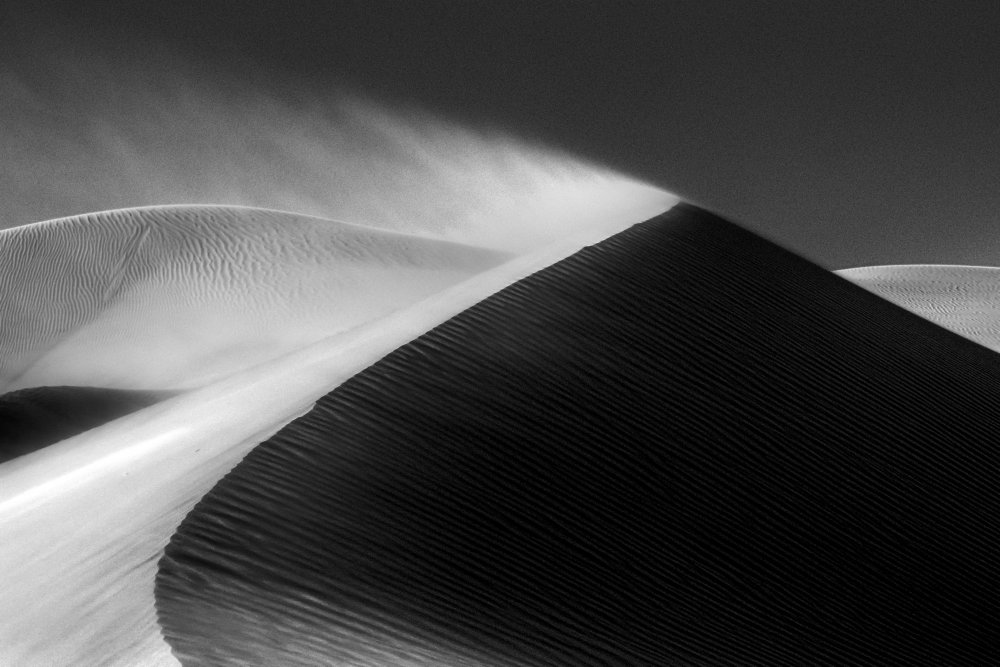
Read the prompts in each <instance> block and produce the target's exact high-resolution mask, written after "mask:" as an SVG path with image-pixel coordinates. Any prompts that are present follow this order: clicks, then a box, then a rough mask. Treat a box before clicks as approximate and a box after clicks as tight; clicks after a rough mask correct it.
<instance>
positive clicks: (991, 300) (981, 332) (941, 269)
mask: <svg viewBox="0 0 1000 667" xmlns="http://www.w3.org/2000/svg"><path fill="white" fill-rule="evenodd" d="M837 273H838V274H839V275H841V276H843V277H844V278H847V279H848V280H850V281H851V282H853V283H855V284H857V285H860V286H861V287H864V288H865V289H867V290H869V291H871V292H874V293H875V294H878V295H879V296H881V297H882V298H884V299H888V300H889V301H892V302H893V303H895V304H899V305H900V306H902V307H903V308H906V309H907V310H909V311H912V312H914V313H916V314H918V315H920V316H921V317H925V318H927V319H928V320H930V321H931V322H935V323H937V324H940V325H941V326H943V327H945V328H947V329H951V330H952V331H954V332H956V333H959V334H961V335H963V336H965V337H966V338H970V339H972V340H974V341H976V342H977V343H980V344H982V345H985V346H986V347H988V348H990V349H992V350H997V351H1000V268H995V267H987V266H955V265H947V264H909V265H894V266H867V267H862V268H857V269H844V270H842V271H837Z"/></svg>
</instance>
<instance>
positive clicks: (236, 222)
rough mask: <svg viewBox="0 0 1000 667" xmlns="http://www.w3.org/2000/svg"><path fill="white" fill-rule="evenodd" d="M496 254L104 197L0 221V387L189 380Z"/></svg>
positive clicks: (314, 336)
mask: <svg viewBox="0 0 1000 667" xmlns="http://www.w3.org/2000/svg"><path fill="white" fill-rule="evenodd" d="M509 258H510V255H509V254H507V253H501V252H497V251H493V250H486V249H483V248H477V247H473V246H468V245H462V244H458V243H453V242H449V241H443V240H437V239H431V238H426V237H421V236H414V235H407V234H401V233H398V232H392V231H386V230H380V229H374V228H368V227H362V226H359V225H352V224H349V223H343V222H338V221H333V220H324V219H320V218H314V217H311V216H304V215H297V214H293V213H287V212H283V211H274V210H268V209H257V208H247V207H234V206H201V205H198V206H153V207H144V208H134V209H120V210H115V211H103V212H100V213H93V214H87V215H81V216H74V217H71V218H62V219H59V220H50V221H46V222H42V223H36V224H33V225H25V226H23V227H15V228H11V229H7V230H0V293H3V294H5V295H7V297H6V298H5V299H4V300H3V301H0V321H3V322H4V325H5V326H4V327H3V330H2V332H0V390H2V389H3V387H7V388H8V389H18V388H23V387H30V386H52V385H86V386H104V387H115V388H125V389H147V390H162V389H188V388H192V387H196V386H201V385H204V384H208V383H209V382H212V381H215V380H218V379H221V378H222V377H225V376H226V375H227V374H229V373H232V372H235V371H238V370H240V369H242V368H248V367H250V366H252V365H254V364H256V363H260V362H263V361H266V360H268V359H272V358H275V357H277V356H280V355H281V354H283V353H285V352H289V351H292V350H295V349H298V348H301V347H303V346H305V345H308V344H310V343H312V342H315V341H317V340H320V339H322V338H324V337H326V336H328V335H331V334H334V333H336V332H339V331H344V330H347V329H349V328H351V327H353V326H357V325H359V324H362V323H364V322H366V321H369V320H372V319H375V318H378V317H380V316H382V315H385V314H387V313H389V312H391V311H392V310H394V309H396V308H399V307H402V306H406V305H409V304H411V303H414V302H416V301H418V300H420V299H422V298H424V297H426V296H428V295H430V294H433V293H434V292H437V291H439V290H441V289H444V288H445V287H447V286H449V285H452V284H455V283H456V282H460V281H461V280H464V279H465V278H468V277H469V276H471V275H474V274H475V273H478V272H480V271H483V270H485V269H488V268H491V267H494V266H497V265H498V264H500V263H502V262H503V261H506V260H507V259H509ZM289 322H295V326H289Z"/></svg>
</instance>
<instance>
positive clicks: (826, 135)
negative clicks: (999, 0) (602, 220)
mask: <svg viewBox="0 0 1000 667" xmlns="http://www.w3.org/2000/svg"><path fill="white" fill-rule="evenodd" d="M993 5H995V3H976V2H963V3H958V4H954V3H952V4H946V3H940V2H935V3H927V2H917V1H914V2H908V3H872V2H850V1H846V2H845V1H837V2H818V1H816V2H802V1H801V0H794V1H793V0H788V1H775V2H742V3H739V2H711V1H706V0H700V1H698V2H624V3H618V2H600V3H598V2H544V1H542V2H539V1H538V0H536V1H534V2H491V3H486V2H458V1H457V0H456V1H454V2H374V1H372V0H363V1H358V2H340V3H330V2H319V1H312V0H301V1H299V2H294V3H289V2H277V1H275V2H263V1H258V2H253V1H248V0H242V1H236V0H233V1H231V2H230V1H218V0H216V1H212V0H207V1H202V2H188V1H187V0H180V1H178V2H162V3H114V2H111V3H107V2H106V3H96V2H94V3H90V2H86V1H83V2H80V3H76V4H75V5H74V7H73V9H71V10H69V12H68V13H67V11H66V10H65V9H64V8H63V9H61V11H59V12H57V11H55V10H54V9H53V10H51V11H50V10H49V9H47V8H46V6H45V5H44V4H41V5H40V4H38V3H37V2H35V3H24V5H23V7H20V6H19V5H18V4H17V3H5V10H3V11H5V12H6V15H5V16H3V21H2V23H0V26H2V28H0V32H2V34H0V37H2V38H3V40H4V43H5V50H4V55H3V58H2V61H0V67H2V69H0V93H2V97H0V121H3V125H4V128H3V130H2V133H0V151H2V153H3V155H4V157H3V158H2V160H3V162H2V163H0V164H3V168H2V171H0V226H9V225H12V224H22V223H25V222H31V221H34V220H38V219H44V218H50V217H55V216H58V215H69V214H73V213H80V212H84V210H93V209H97V208H113V207H117V206H125V205H138V204H157V203H171V202H169V201H162V199H164V198H167V197H171V196H186V197H188V198H194V199H199V200H200V199H206V200H207V199H216V200H217V199H218V198H219V197H220V196H221V195H220V193H222V194H225V193H230V195H231V197H230V198H235V199H240V200H241V201H234V202H231V203H253V204H258V205H268V200H267V196H270V197H272V199H275V200H282V198H283V197H284V199H286V200H287V199H289V198H291V199H292V200H293V201H294V200H295V198H296V197H299V196H300V195H301V196H302V197H304V198H307V199H308V198H311V201H312V203H314V204H316V199H317V198H318V199H320V200H322V199H323V196H322V195H318V194H317V190H318V189H319V187H320V186H319V185H317V184H312V185H310V184H309V178H310V175H309V174H308V173H305V172H304V171H303V168H302V161H301V160H300V159H299V158H296V159H295V160H293V161H290V158H289V157H288V156H287V155H283V154H282V151H281V150H278V149H276V148H275V147H274V146H275V141H274V139H273V137H274V133H275V132H277V131H278V130H276V129H275V128H285V129H288V128H289V127H291V130H288V131H289V132H290V133H291V134H292V135H294V137H295V138H296V141H297V142H298V145H300V146H304V147H308V146H309V145H310V144H311V145H313V146H314V147H315V146H321V145H322V143H323V141H325V140H326V139H324V138H323V136H317V135H315V133H312V132H313V129H314V128H316V127H320V126H323V127H328V126H330V125H334V124H338V123H339V121H338V118H340V117H339V116H338V115H337V114H339V113H341V111H339V110H338V109H340V107H338V104H337V102H336V101H335V100H337V99H340V98H339V97H338V96H339V95H341V94H342V93H343V91H351V93H352V94H358V95H362V96H366V97H369V98H372V99H375V100H378V101H379V102H380V103H381V104H384V105H385V106H386V107H387V108H389V109H399V110H402V111H401V112H400V113H403V114H404V115H405V114H406V113H408V111H406V110H408V109H413V108H418V109H420V110H421V113H428V114H431V115H434V116H437V117H440V118H443V119H447V121H448V122H455V123H457V124H460V125H462V126H465V127H467V128H472V130H473V131H477V132H482V133H485V136H487V137H489V136H494V135H501V134H512V135H515V136H518V137H522V138H523V139H524V140H525V141H526V142H528V143H529V144H530V145H532V146H550V147H552V148H554V149H556V150H557V151H561V152H563V151H564V152H568V153H572V154H576V155H579V156H582V157H583V158H584V159H586V160H588V161H591V162H594V163H598V164H604V165H608V166H610V167H612V168H614V169H616V170H619V171H623V172H625V173H628V174H631V175H635V176H637V177H640V178H642V179H644V180H647V181H650V182H652V183H654V184H656V185H659V186H662V187H664V188H666V189H668V190H671V191H674V192H676V193H678V194H680V195H682V196H684V197H687V198H689V199H691V200H693V201H694V202H696V203H699V204H701V205H704V206H706V207H707V208H710V209H712V210H715V211H717V212H719V213H722V214H724V215H727V216H729V217H731V218H733V219H735V220H737V221H739V222H742V223H744V224H746V225H748V226H750V227H751V228H753V229H755V230H757V231H759V232H761V233H763V234H765V235H766V236H768V237H770V238H772V239H774V240H777V241H778V242H780V243H782V244H783V245H785V246H787V247H790V248H792V249H794V250H797V251H799V252H801V253H803V254H805V255H806V256H808V257H810V258H812V259H814V260H817V261H819V262H820V263H822V264H824V265H826V266H828V267H830V268H843V267H847V266H856V265H865V264H879V263H908V262H942V263H952V262H953V263H971V264H987V265H1000V224H998V223H1000V213H998V211H1000V120H998V119H1000V85H998V83H1000V81H998V78H1000V67H998V66H997V63H998V62H1000V27H998V26H1000V15H998V11H1000V10H997V9H995V8H994V7H993ZM904 10H905V11H904ZM303 119H305V120H303ZM317 119H319V120H317ZM320 121H321V122H320ZM356 126H357V123H355V125H354V127H356ZM338 127H345V126H344V125H343V123H340V124H339V125H338ZM346 127H348V128H350V127H352V126H351V125H350V123H348V124H347V125H346ZM343 131H349V130H341V132H343ZM366 131H368V130H365V129H364V128H362V130H360V131H359V132H358V134H359V136H360V135H363V134H364V133H365V132H366ZM279 133H280V132H279ZM311 133H312V134H311ZM283 136H284V139H287V135H283ZM338 136H339V135H338ZM261 137H264V139H262V138H261ZM267 137H271V139H267ZM340 140H341V141H348V140H347V139H340ZM269 141H270V143H269ZM352 141H353V140H352ZM352 141H348V143H351V147H350V150H351V151H354V152H355V153H356V154H360V153H365V152H366V151H367V150H368V149H367V148H366V147H371V149H372V150H373V151H374V152H375V153H376V154H377V153H378V152H379V150H381V149H380V148H379V143H378V141H375V142H374V143H372V142H371V141H368V140H365V139H363V137H362V139H358V140H357V141H353V143H352ZM269 147H270V148H269ZM313 150H323V149H322V148H314V149H313ZM345 150H346V149H345ZM293 162H294V165H293ZM123 165H124V166H123ZM129 165H132V166H131V167H129ZM293 167H294V168H293ZM130 169H131V170H130ZM306 171H308V170H306ZM378 180H379V179H378V178H376V181H378ZM209 184H210V186H209ZM369 185H370V186H371V188H370V191H371V192H377V187H376V186H378V185H379V183H378V182H375V183H370V184H369ZM279 191H284V193H283V194H280V195H279V194H268V193H279ZM300 191H301V192H300ZM247 193H250V194H247ZM289 193H290V194H289ZM253 194H256V195H257V196H258V197H259V198H258V199H254V197H253V196H251V195H253ZM366 196H368V195H366ZM261 198H263V199H264V201H261ZM151 199H153V200H155V201H150V200H151ZM285 203H286V202H285V201H284V200H282V201H275V202H274V203H273V204H271V205H273V206H276V207H285V208H287V207H288V206H286V205H285ZM316 206H317V207H318V208H320V209H322V207H323V202H322V201H320V202H319V203H318V204H316ZM307 212H322V211H307Z"/></svg>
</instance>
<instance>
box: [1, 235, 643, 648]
mask: <svg viewBox="0 0 1000 667" xmlns="http://www.w3.org/2000/svg"><path fill="white" fill-rule="evenodd" d="M632 222H637V220H631V221H626V220H623V221H622V223H621V227H622V228H624V227H626V226H628V224H631V223H632ZM62 224H66V223H62ZM335 231H337V232H339V231H340V230H339V229H336V228H335ZM358 234H359V236H361V238H363V239H372V238H374V239H376V240H381V239H386V238H388V239H391V240H396V241H397V243H395V244H380V245H378V248H379V250H378V252H385V251H386V250H387V249H388V251H390V256H389V257H388V258H380V257H376V258H374V260H373V262H372V263H374V264H376V265H382V264H390V263H393V262H394V263H396V264H402V265H403V266H402V267H400V266H395V267H394V270H395V269H399V268H401V269H402V272H401V273H400V274H394V275H402V276H403V277H404V278H406V279H412V278H413V277H414V276H417V277H420V278H422V279H423V280H422V281H416V282H417V284H416V285H414V286H405V287H403V288H402V290H403V292H404V293H405V294H409V295H410V296H411V297H412V296H413V295H414V294H416V293H418V292H419V291H420V290H425V289H427V284H428V282H427V280H428V279H427V274H428V273H430V274H431V277H430V279H429V280H430V282H434V281H438V282H437V284H438V285H441V284H443V283H446V282H447V280H446V279H445V277H443V276H448V277H450V278H452V279H454V278H455V277H456V276H458V277H462V276H467V275H469V274H470V273H471V272H472V267H477V268H478V267H483V266H486V267H488V266H491V265H493V264H495V263H496V262H495V259H496V257H497V255H496V253H493V252H483V251H480V250H476V249H471V250H469V251H468V252H469V254H470V255H471V259H470V258H469V257H467V256H466V255H465V254H464V253H465V250H464V249H463V248H462V247H460V246H456V245H454V244H445V245H442V244H436V243H434V242H431V241H422V240H410V239H408V238H406V237H400V236H398V235H391V234H390V235H383V234H381V233H373V234H372V235H370V236H365V235H361V233H360V232H359V233H358ZM608 234H609V232H608V231H607V229H605V228H603V227H602V228H601V229H586V228H584V229H581V230H579V232H577V233H575V234H572V235H569V236H566V237H564V238H561V239H559V240H558V241H556V242H554V243H550V244H548V245H546V246H545V247H543V248H541V249H539V250H537V251H536V252H533V253H529V254H526V255H523V256H520V257H516V258H514V259H512V260H510V261H508V262H505V263H503V264H500V265H498V266H495V267H494V268H491V269H487V270H484V271H481V272H480V273H478V274H477V275H474V276H472V277H470V278H467V279H466V280H464V281H461V282H457V283H456V284H454V285H452V286H451V287H446V288H445V289H443V290H441V291H439V292H437V293H435V294H433V295H431V296H430V297H428V298H425V299H423V300H422V301H419V302H417V303H411V304H410V305H409V306H406V307H403V308H397V309H396V310H395V311H394V312H392V313H389V314H385V312H384V311H380V310H378V309H379V308H384V307H385V304H386V302H387V301H389V300H390V299H397V303H398V295H391V296H387V295H380V294H377V293H375V292H376V290H375V289H370V290H369V292H370V293H371V299H370V301H371V302H372V304H373V305H372V308H373V310H372V311H371V312H368V313H363V312H362V311H363V308H361V307H360V306H355V309H354V312H355V313H361V314H362V315H364V316H367V317H369V319H370V321H368V322H367V323H366V324H361V325H360V326H355V327H353V328H352V329H349V330H347V331H344V332H342V333H340V334H336V335H333V336H329V337H326V338H323V339H321V340H318V341H316V342H313V343H311V344H308V345H305V346H303V347H300V348H298V349H295V350H292V351H290V352H288V353H286V354H285V355H283V356H280V357H278V358H276V359H271V360H270V361H267V362H265V363H263V364H258V365H255V366H251V367H249V368H246V367H243V368H242V369H241V370H237V371H236V372H234V373H231V374H230V375H228V376H227V377H225V378H222V379H221V380H217V381H214V382H210V383H209V384H207V385H205V386H202V387H198V388H195V389H192V390H189V391H187V392H184V393H182V394H181V395H179V396H176V397H174V398H171V399H169V400H166V401H163V402H161V403H158V404H156V405H154V406H151V407H149V408H146V409H144V410H140V411H138V412H135V413H133V414H131V415H128V416H126V417H123V418H121V419H118V420H115V421H112V422H110V423H107V424H105V425H103V426H101V427H98V428H95V429H92V430H90V431H87V432H85V433H82V434H80V435H77V436H75V437H73V438H70V439H68V440H65V441H63V442H60V443H58V444H55V445H51V446H49V447H46V448H45V449H42V450H39V451H36V452H34V453H31V454H28V455H26V456H22V457H20V458H17V459H14V460H12V461H9V462H7V463H5V464H3V465H2V466H0V526H2V531H3V534H4V540H3V542H2V543H0V567H2V568H3V570H4V571H5V573H6V575H5V577H4V578H3V583H2V584H0V620H2V622H0V662H3V663H5V664H18V665H20V664H45V665H70V664H87V665H123V666H126V665H128V666H130V665H176V664H178V663H177V661H176V659H175V658H174V657H173V656H172V655H171V653H170V649H169V647H168V645H167V644H166V643H165V642H164V640H163V638H162V636H161V633H160V630H159V627H158V625H157V623H156V620H155V614H154V599H153V582H154V578H155V575H156V565H157V562H158V560H159V558H160V555H161V554H162V550H163V548H164V547H165V545H166V543H167V540H168V539H169V537H170V535H171V534H172V533H173V531H174V530H175V528H176V526H177V525H178V524H179V522H180V521H181V520H182V519H183V517H184V516H185V515H186V514H187V512H188V511H190V509H191V508H192V507H193V506H194V504H195V503H196V502H197V501H198V500H199V499H200V498H201V497H202V495H203V494H204V493H206V492H207V491H208V490H209V489H210V488H212V486H213V485H214V484H215V483H216V482H217V481H218V480H219V478H221V477H222V476H223V475H224V474H226V473H227V472H228V471H229V470H230V469H231V468H232V466H233V465H235V464H236V463H237V462H238V461H239V460H240V459H241V458H242V457H243V456H244V455H245V454H246V453H247V452H248V451H250V450H251V449H252V448H253V447H254V446H255V445H257V444H258V443H259V442H261V441H262V440H265V439H266V438H267V437H268V436H269V435H271V434H273V433H274V432H275V431H277V430H278V429H279V428H280V427H281V426H283V425H284V424H285V423H287V422H288V421H289V420H291V419H293V418H294V417H296V416H298V415H300V414H303V413H304V412H306V411H307V410H308V409H309V408H310V406H311V405H312V403H313V401H315V399H316V398H317V397H319V396H322V395H323V394H324V393H326V392H328V391H329V390H330V389H331V388H333V387H335V386H337V384H339V383H340V382H342V381H344V380H346V379H347V378H348V377H350V376H351V375H353V374H355V373H357V372H358V371H360V370H362V369H363V368H365V367H367V366H368V365H370V364H372V363H374V362H375V361H377V360H378V359H379V358H381V357H382V356H384V355H385V354H387V353H389V352H390V351H392V350H393V349H395V348H396V347H398V346H400V345H402V344H404V343H406V342H407V341H408V340H411V339H412V338H414V337H416V336H418V335H420V334H422V333H424V332H425V331H427V330H429V329H431V328H432V327H434V326H436V325H438V324H440V323H441V322H443V321H445V320H447V319H448V318H449V317H451V316H453V315H455V314H457V313H458V312H461V311H462V310H464V309H465V308H467V307H469V306H471V305H473V304H475V303H476V302H478V301H479V300H481V299H483V298H485V297H486V296H488V295H489V294H492V293H494V292H496V291H497V290H499V289H501V288H503V287H505V286H507V285H509V284H511V283H512V282H515V281H516V280H518V279H520V278H522V277H524V276H526V275H528V274H530V273H532V272H534V271H536V270H538V269H540V268H543V267H545V266H548V265H550V264H552V263H553V262H555V261H557V260H559V259H562V258H564V257H566V256H568V255H570V254H572V253H574V252H576V251H577V250H579V249H580V248H581V247H583V246H584V245H587V244H589V243H595V242H597V241H599V240H602V239H603V238H605V237H606V236H607V235H608ZM400 246H402V247H400ZM428 248H430V249H432V250H435V252H427V249H428ZM414 249H415V250H414ZM436 249H441V250H440V251H438V250H436ZM342 251H343V252H344V253H346V254H348V255H351V256H352V257H354V258H361V259H362V260H363V259H365V258H369V257H371V253H372V248H371V246H369V245H368V244H367V241H366V242H365V243H364V244H362V246H361V247H359V248H353V247H349V248H347V249H342ZM411 251H412V252H411ZM418 251H419V252H418ZM414 257H417V258H418V259H421V260H423V259H427V258H428V257H430V258H433V259H436V260H438V261H439V264H438V266H439V268H440V266H441V265H443V266H444V267H445V268H444V269H442V270H441V274H442V275H437V276H435V275H434V274H435V272H434V270H433V269H431V270H429V271H426V270H424V269H422V268H417V267H410V266H408V264H409V263H411V260H413V258H414ZM248 259H251V260H252V256H248ZM194 264H195V266H198V265H200V264H199V263H198V262H195V263H194ZM455 267H458V268H455ZM323 268H324V267H316V269H315V270H316V271H320V270H321V269H323ZM352 268H353V267H352ZM366 268H368V267H367V266H366V264H365V262H364V261H362V262H361V268H358V269H356V271H355V273H357V274H359V275H361V276H364V275H366V274H365V273H364V270H365V269H366ZM189 275H190V274H189ZM320 275H321V276H322V275H323V274H322V273H321V274H320ZM367 275H376V276H377V275H378V272H377V270H373V271H372V272H371V273H369V274H367ZM164 282H168V281H166V280H164ZM354 282H355V283H356V282H358V280H357V279H355V280H354ZM452 282H454V280H453V281H452ZM211 284H213V285H215V284H217V283H211ZM334 284H336V283H334ZM376 285H379V286H381V287H382V288H385V289H388V290H390V291H391V290H395V289H396V287H397V285H396V282H395V281H390V280H387V281H386V282H382V283H376ZM224 286H225V285H224V284H223V287H224ZM174 289H176V287H175V288H174ZM223 292H224V290H223ZM172 293H173V292H170V291H167V294H172ZM324 296H325V295H324ZM412 300H413V299H412V298H411V301H412ZM98 312H100V311H98ZM321 314H322V313H321ZM378 315H381V317H378ZM332 317H333V318H334V319H333V321H334V322H335V323H340V322H343V319H342V318H341V317H340V316H339V315H338V314H336V313H335V314H334V315H333V316H332ZM275 326H277V325H275ZM287 326H288V327H293V326H295V321H294V320H293V321H292V322H289V323H287ZM151 335H153V336H154V337H155V336H157V335H159V332H158V330H154V331H152V332H151ZM59 340H61V339H59ZM195 349H196V350H198V349H201V348H198V347H196V348H195ZM138 363H139V369H140V371H143V372H146V369H145V367H144V366H143V365H142V363H143V360H142V359H139V360H138ZM116 368H118V369H119V370H122V371H124V370H127V366H125V365H121V364H119V365H118V366H117V367H116ZM98 370H99V371H100V370H101V369H98ZM195 370H196V371H197V370H198V369H197V367H195ZM123 375H124V372H123ZM145 377H146V378H147V379H148V378H153V377H156V378H163V377H167V373H166V372H165V371H164V370H163V369H162V368H161V367H160V366H159V365H154V366H153V368H152V369H151V370H150V372H149V373H148V374H147V375H146V376H145ZM125 379H126V380H127V376H126V377H125Z"/></svg>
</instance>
